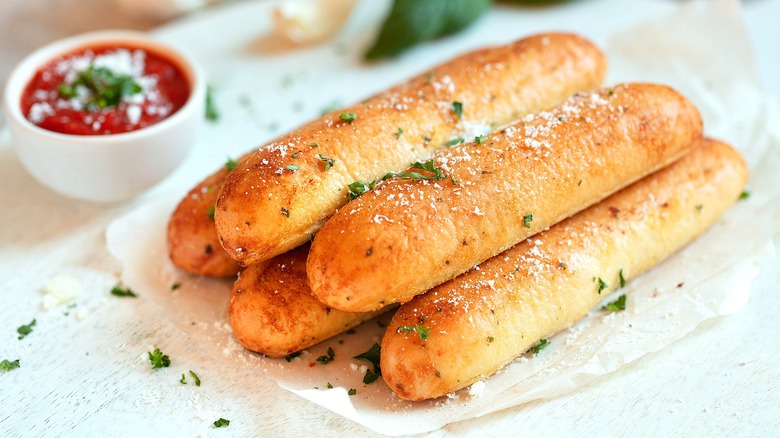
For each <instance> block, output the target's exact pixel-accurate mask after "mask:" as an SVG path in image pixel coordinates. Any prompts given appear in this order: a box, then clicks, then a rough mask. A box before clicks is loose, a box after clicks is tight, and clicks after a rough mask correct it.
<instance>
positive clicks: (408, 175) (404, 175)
mask: <svg viewBox="0 0 780 438" xmlns="http://www.w3.org/2000/svg"><path fill="white" fill-rule="evenodd" d="M412 169H420V170H424V171H426V172H430V173H432V174H433V176H431V175H423V174H421V173H419V172H411V171H409V172H401V173H399V174H397V175H395V177H396V178H398V179H400V180H420V179H424V180H430V181H437V180H440V179H443V178H445V176H444V172H442V171H441V169H439V168H438V167H436V165H435V164H434V162H433V158H431V159H430V160H428V161H426V162H425V163H420V162H419V161H418V162H416V163H414V164H412Z"/></svg>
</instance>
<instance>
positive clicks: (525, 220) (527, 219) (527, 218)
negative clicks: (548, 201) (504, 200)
mask: <svg viewBox="0 0 780 438" xmlns="http://www.w3.org/2000/svg"><path fill="white" fill-rule="evenodd" d="M533 220H534V215H533V214H531V213H528V214H527V215H525V216H523V226H524V227H526V228H531V222H533Z"/></svg>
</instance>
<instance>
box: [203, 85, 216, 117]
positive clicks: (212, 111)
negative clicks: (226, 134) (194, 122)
mask: <svg viewBox="0 0 780 438" xmlns="http://www.w3.org/2000/svg"><path fill="white" fill-rule="evenodd" d="M206 120H208V121H209V122H216V121H217V120H219V110H218V109H217V105H216V104H215V103H214V94H213V92H212V90H211V87H207V88H206Z"/></svg>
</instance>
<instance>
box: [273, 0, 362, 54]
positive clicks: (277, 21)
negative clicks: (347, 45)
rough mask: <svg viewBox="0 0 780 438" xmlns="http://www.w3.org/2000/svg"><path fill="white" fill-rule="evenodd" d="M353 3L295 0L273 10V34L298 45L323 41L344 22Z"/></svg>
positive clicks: (340, 0) (348, 0)
mask: <svg viewBox="0 0 780 438" xmlns="http://www.w3.org/2000/svg"><path fill="white" fill-rule="evenodd" d="M354 4H355V0H294V1H285V2H282V3H281V4H279V6H277V7H276V8H274V12H273V21H274V26H275V27H276V31H277V32H278V33H279V34H280V35H282V36H284V37H286V38H287V39H289V40H290V41H293V42H295V43H298V44H310V43H315V42H318V41H322V40H324V39H326V38H328V37H330V36H332V35H334V34H335V33H336V32H337V31H338V30H339V29H340V28H341V27H342V26H343V25H344V23H345V22H346V20H347V18H348V17H349V13H350V12H351V10H352V7H353V6H354Z"/></svg>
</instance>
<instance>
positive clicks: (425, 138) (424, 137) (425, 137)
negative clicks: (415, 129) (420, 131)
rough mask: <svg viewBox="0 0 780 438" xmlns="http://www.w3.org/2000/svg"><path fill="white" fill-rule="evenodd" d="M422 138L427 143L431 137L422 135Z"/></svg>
mask: <svg viewBox="0 0 780 438" xmlns="http://www.w3.org/2000/svg"><path fill="white" fill-rule="evenodd" d="M422 139H423V141H424V142H426V143H428V142H429V141H431V138H430V137H428V136H427V135H423V137H422Z"/></svg>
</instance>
